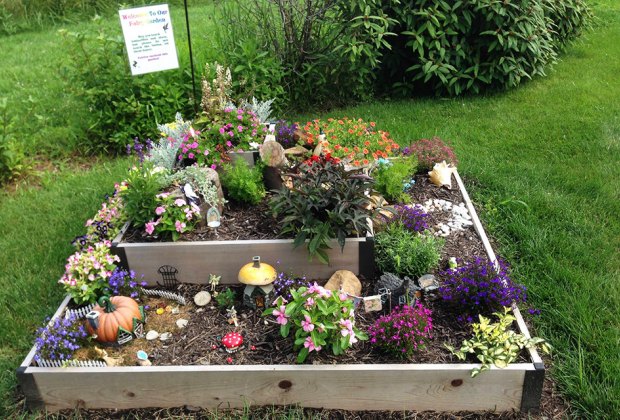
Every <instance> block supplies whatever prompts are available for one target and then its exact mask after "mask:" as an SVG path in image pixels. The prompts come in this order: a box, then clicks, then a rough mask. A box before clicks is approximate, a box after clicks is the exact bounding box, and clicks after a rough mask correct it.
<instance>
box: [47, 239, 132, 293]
mask: <svg viewBox="0 0 620 420" xmlns="http://www.w3.org/2000/svg"><path fill="white" fill-rule="evenodd" d="M111 246H112V243H111V242H110V241H103V242H99V243H96V244H95V245H93V246H89V247H87V248H86V249H85V250H84V251H82V252H76V253H75V254H73V255H71V256H70V257H69V258H68V259H67V264H66V265H65V273H64V274H63V276H62V277H61V278H60V280H59V281H58V283H60V284H62V285H63V287H64V288H65V291H66V292H67V294H68V295H69V296H71V297H72V298H73V301H74V302H75V303H77V304H86V303H93V302H96V301H97V298H99V297H100V296H101V294H102V292H103V290H104V288H105V287H106V284H107V279H108V278H109V277H110V276H111V275H112V272H113V271H114V269H115V268H116V263H117V262H119V261H120V259H119V257H118V256H116V255H112V254H111V253H110V247H111Z"/></svg>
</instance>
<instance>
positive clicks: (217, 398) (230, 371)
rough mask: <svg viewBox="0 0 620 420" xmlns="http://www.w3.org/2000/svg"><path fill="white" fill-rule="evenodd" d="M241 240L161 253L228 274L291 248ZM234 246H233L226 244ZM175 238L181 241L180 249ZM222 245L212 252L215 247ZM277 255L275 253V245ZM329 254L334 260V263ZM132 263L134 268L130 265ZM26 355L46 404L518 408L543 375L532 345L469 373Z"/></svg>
mask: <svg viewBox="0 0 620 420" xmlns="http://www.w3.org/2000/svg"><path fill="white" fill-rule="evenodd" d="M455 177H456V180H457V183H458V186H459V188H460V190H461V193H462V195H463V201H464V202H465V203H466V205H467V207H468V210H469V212H470V214H471V216H472V220H473V222H474V228H475V230H476V232H477V233H478V235H479V236H480V239H481V241H482V243H483V245H484V247H485V250H486V252H487V254H488V256H489V258H490V259H491V260H494V259H495V255H494V252H493V250H492V249H491V246H490V244H489V241H488V239H487V237H486V234H485V233H484V230H483V229H482V226H481V224H480V221H479V220H478V217H477V215H476V212H475V209H474V208H473V206H472V203H471V201H470V199H469V197H468V195H467V192H466V191H465V188H464V186H463V183H462V181H461V179H460V177H459V175H458V174H455ZM248 242H252V241H232V243H231V242H228V243H227V245H233V246H231V247H229V248H227V249H226V251H225V254H223V253H221V254H215V252H216V251H215V250H216V249H217V247H218V245H217V244H213V242H208V243H206V244H205V243H203V244H199V245H193V244H192V243H178V244H163V245H165V246H167V247H168V250H166V251H164V252H163V254H161V255H163V257H162V258H164V257H165V258H169V257H170V254H171V253H175V254H174V255H179V256H180V255H181V254H182V253H184V252H189V253H190V254H191V255H192V257H193V259H201V260H205V262H206V263H208V262H209V261H210V262H211V264H213V263H215V262H217V263H218V264H219V263H220V260H222V259H223V258H224V255H225V256H226V259H227V260H230V261H234V263H233V264H234V272H235V274H236V270H238V261H240V260H241V261H243V260H246V259H248V258H246V257H247V256H250V257H251V256H252V255H255V254H261V255H268V254H266V253H265V251H266V250H267V249H268V247H269V246H273V244H274V243H275V244H278V243H281V244H283V246H284V247H285V249H287V250H288V251H290V250H291V249H292V247H291V246H290V242H289V241H285V240H284V241H267V245H265V244H261V246H263V248H261V251H260V252H256V249H246V251H247V253H244V254H242V255H241V256H240V255H235V256H231V255H232V254H231V253H232V252H240V253H241V252H243V248H242V247H243V245H244V243H245V246H246V247H247V246H248V245H249V244H248ZM258 242H264V241H258ZM354 243H359V244H364V243H366V241H364V240H359V241H357V242H356V241H349V242H348V243H347V246H346V247H345V252H346V250H347V248H349V250H353V249H355V250H356V251H357V252H358V259H359V260H361V261H363V260H364V259H363V258H359V253H360V248H361V247H360V246H359V245H358V247H355V246H351V245H352V244H354ZM133 245H135V244H127V245H126V246H125V247H124V248H126V249H125V252H126V253H127V254H129V253H130V252H132V251H133V249H132V248H138V246H137V245H136V246H133ZM158 245H160V244H156V243H153V244H148V247H145V249H144V248H143V249H142V250H140V251H139V252H137V253H136V254H129V255H132V257H131V258H135V260H132V261H135V262H134V264H138V263H139V261H140V259H141V258H142V257H145V255H147V254H148V253H151V252H154V250H156V249H158V248H159V247H158ZM170 245H173V247H172V248H170ZM140 246H142V245H140ZM235 246H236V248H237V249H238V251H233V249H234V248H235ZM176 247H178V250H176V249H175V248H176ZM181 247H185V248H184V249H183V250H182V249H181ZM162 248H163V247H162ZM224 249H225V248H221V249H220V251H218V252H224V251H223V250H224ZM277 252H282V251H277ZM299 252H300V259H301V261H303V262H304V263H305V262H306V261H307V258H306V257H305V253H304V252H303V250H300V251H299ZM338 253H339V252H338ZM277 256H279V257H280V258H281V256H282V254H277ZM192 257H190V258H189V259H188V260H187V261H188V264H190V265H189V266H191V265H192V264H193V259H192ZM148 258H149V260H150V261H151V264H153V265H152V266H153V267H154V268H155V269H157V267H159V266H161V265H163V264H165V263H166V262H167V261H166V260H163V259H162V260H158V259H156V258H153V257H151V256H150V255H149V256H148ZM178 258H180V257H178ZM274 258H275V256H274ZM334 258H337V256H336V255H335V256H334ZM128 259H129V257H128ZM175 261H176V260H175ZM183 261H185V260H183ZM336 261H337V260H334V262H333V264H334V266H335V267H338V268H341V267H342V266H341V265H340V263H339V262H336ZM223 263H224V261H222V264H223ZM177 264H179V263H178V262H177ZM358 264H359V262H358ZM231 265H232V264H231ZM130 266H131V263H130ZM155 266H157V267H155ZM183 267H185V265H184V266H183ZM201 267H202V268H201ZM211 267H213V265H208V264H207V265H206V267H205V266H200V265H196V268H194V269H192V270H194V271H190V270H189V269H187V271H185V270H186V269H185V268H184V269H183V271H182V273H183V278H182V280H183V281H186V282H187V281H190V279H191V278H193V279H195V280H196V281H195V282H197V283H204V282H206V279H207V278H208V274H209V272H213V271H210V270H212V268H211ZM222 267H223V266H222ZM131 268H132V269H137V268H136V266H135V265H134V266H131ZM201 270H206V271H201ZM229 270H233V268H232V267H231V268H229ZM180 271H181V270H180ZM296 271H297V270H296ZM332 271H333V270H332ZM353 271H355V270H353ZM189 273H193V274H191V275H190V274H189ZM192 276H193V277H192ZM154 277H155V276H154ZM155 278H156V277H155ZM232 279H233V278H232V277H231V278H229V279H226V280H225V278H224V277H223V278H222V280H223V281H225V282H226V283H233V282H234V281H233V280H232ZM69 300H70V299H69V297H67V298H66V299H65V300H64V301H63V303H62V304H61V306H60V308H59V309H58V311H57V312H56V314H55V315H54V316H56V317H57V316H61V315H62V313H63V311H64V310H65V308H66V306H67V304H68V303H69ZM513 309H514V314H515V316H516V318H517V322H518V328H519V330H520V332H521V333H523V334H525V335H526V336H527V337H529V333H528V331H527V327H526V325H525V323H524V321H523V319H522V317H521V315H520V312H519V310H518V308H516V307H515V308H513ZM205 351H206V350H205ZM34 354H35V349H34V348H33V349H32V350H31V351H30V353H29V354H28V356H27V357H26V358H25V359H24V361H23V363H22V364H21V366H20V367H19V368H18V370H17V376H18V379H19V382H20V385H21V388H22V390H23V392H24V394H25V396H26V404H27V406H28V407H29V408H31V409H35V408H44V409H46V410H49V411H57V410H61V409H71V408H75V407H81V408H119V409H124V408H142V407H175V406H182V405H191V406H198V407H208V408H217V407H220V408H228V407H237V408H241V407H244V406H247V405H248V404H250V405H274V404H275V405H288V404H299V405H301V406H303V407H324V408H333V409H346V410H420V411H421V410H438V411H464V410H466V411H475V410H497V411H505V410H515V409H516V410H523V411H527V410H530V409H536V408H538V406H539V404H540V397H541V392H542V386H543V379H544V375H545V370H544V366H543V363H542V360H541V358H540V357H539V355H538V354H537V352H536V351H535V350H528V351H527V353H526V358H527V362H521V363H514V364H511V365H509V366H508V367H507V368H505V369H498V368H495V367H492V368H491V370H490V371H487V372H484V373H483V374H481V375H480V376H478V377H476V378H471V377H470V371H471V369H473V368H474V367H477V366H479V365H478V364H470V363H464V364H447V363H446V364H413V363H411V364H333V365H332V364H322V365H232V366H228V365H206V366H150V367H138V366H136V367H106V368H88V367H67V368H44V367H37V366H35V365H34V363H33V358H34Z"/></svg>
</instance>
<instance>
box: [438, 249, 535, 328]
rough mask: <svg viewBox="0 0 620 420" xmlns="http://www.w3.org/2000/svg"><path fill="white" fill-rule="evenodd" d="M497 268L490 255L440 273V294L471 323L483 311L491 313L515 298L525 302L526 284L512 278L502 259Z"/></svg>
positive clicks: (461, 317) (460, 317)
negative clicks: (487, 257) (441, 280)
mask: <svg viewBox="0 0 620 420" xmlns="http://www.w3.org/2000/svg"><path fill="white" fill-rule="evenodd" d="M497 267H498V270H496V269H495V266H494V265H493V263H492V262H490V261H489V260H488V259H486V258H480V257H474V258H473V259H472V260H470V261H467V262H465V263H459V266H458V267H457V268H454V269H448V270H446V271H444V272H442V273H440V276H441V277H442V278H443V280H444V281H443V286H441V287H440V288H439V293H440V294H441V297H442V299H443V300H444V301H446V302H451V303H453V304H455V305H456V308H457V309H458V310H459V311H460V312H461V314H462V315H460V316H459V320H460V321H465V322H468V323H471V322H473V321H474V320H475V319H477V318H478V315H479V314H483V315H489V314H491V313H493V311H496V310H498V309H500V308H501V307H503V306H510V305H511V303H512V302H513V301H515V302H517V303H520V302H525V300H526V297H527V296H526V293H525V286H523V285H521V284H516V283H515V282H513V281H512V279H511V278H510V277H509V274H508V273H509V267H508V264H507V263H506V262H505V261H503V260H501V259H498V260H497Z"/></svg>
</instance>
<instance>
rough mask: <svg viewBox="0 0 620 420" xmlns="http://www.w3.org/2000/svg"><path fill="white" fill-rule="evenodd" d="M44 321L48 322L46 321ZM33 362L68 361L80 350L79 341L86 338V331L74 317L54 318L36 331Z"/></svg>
mask: <svg viewBox="0 0 620 420" xmlns="http://www.w3.org/2000/svg"><path fill="white" fill-rule="evenodd" d="M46 321H49V319H48V320H46ZM37 335H38V337H37V339H36V340H35V347H36V353H35V355H34V360H36V361H37V362H38V361H40V360H57V361H63V360H69V359H71V357H72V356H73V353H74V352H75V351H76V350H77V349H79V348H80V344H79V342H80V340H81V339H83V338H85V337H86V335H87V334H86V330H85V329H84V325H83V323H82V322H81V321H79V320H78V319H77V318H76V316H75V315H71V316H69V318H61V317H59V318H56V319H54V320H53V321H52V322H51V323H49V324H48V325H47V326H45V327H43V328H39V329H38V330H37Z"/></svg>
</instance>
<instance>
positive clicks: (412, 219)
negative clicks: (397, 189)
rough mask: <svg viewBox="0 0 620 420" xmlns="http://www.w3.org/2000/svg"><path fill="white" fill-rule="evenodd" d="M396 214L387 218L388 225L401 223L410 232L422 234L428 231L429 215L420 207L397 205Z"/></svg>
mask: <svg viewBox="0 0 620 420" xmlns="http://www.w3.org/2000/svg"><path fill="white" fill-rule="evenodd" d="M393 208H394V213H391V214H390V216H387V217H385V219H386V222H387V223H400V224H401V225H402V226H403V227H404V228H405V229H406V230H408V231H410V232H419V233H422V232H424V231H425V230H427V229H428V223H427V220H428V218H429V215H428V213H426V212H425V211H424V209H423V208H422V207H421V206H419V205H417V204H416V205H408V204H395V205H394V206H393Z"/></svg>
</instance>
